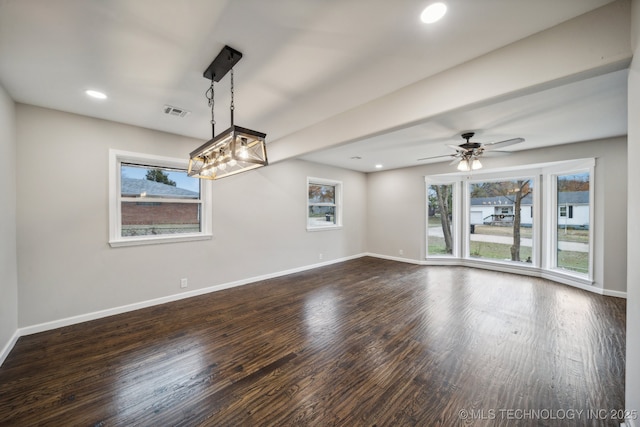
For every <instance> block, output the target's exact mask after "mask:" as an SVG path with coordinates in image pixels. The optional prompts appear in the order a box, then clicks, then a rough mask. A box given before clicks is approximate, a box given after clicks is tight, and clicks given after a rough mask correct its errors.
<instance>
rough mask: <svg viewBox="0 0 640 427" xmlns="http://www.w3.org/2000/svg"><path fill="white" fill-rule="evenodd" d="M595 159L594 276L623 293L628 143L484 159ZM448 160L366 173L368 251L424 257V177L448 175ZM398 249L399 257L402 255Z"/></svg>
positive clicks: (490, 164)
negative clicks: (367, 174)
mask: <svg viewBox="0 0 640 427" xmlns="http://www.w3.org/2000/svg"><path fill="white" fill-rule="evenodd" d="M587 157H596V158H597V159H596V171H595V175H596V176H595V181H594V184H593V185H594V195H595V205H596V210H595V221H594V223H593V226H594V227H595V228H594V234H595V235H594V240H595V247H596V249H595V251H594V280H595V282H596V286H598V287H601V288H604V289H606V290H610V291H617V292H625V291H626V282H627V280H626V270H627V248H626V230H627V227H626V222H627V210H626V206H627V185H626V182H627V167H626V163H627V144H626V138H613V139H607V140H600V141H589V142H583V143H577V144H567V145H562V146H558V147H547V148H544V149H539V150H529V151H521V152H516V153H514V154H512V155H510V156H505V157H494V158H486V159H484V160H483V164H485V168H484V169H483V171H486V170H488V169H491V168H504V167H513V166H519V165H522V166H526V165H530V164H536V163H546V162H554V161H560V160H571V159H579V158H587ZM452 172H455V170H453V169H452V166H450V165H449V164H448V163H447V162H445V163H439V164H431V165H424V166H418V167H413V168H406V169H397V170H391V171H383V172H376V173H373V174H370V175H369V176H368V180H367V181H368V186H367V191H368V197H367V210H368V213H369V215H368V229H367V230H368V231H367V236H368V241H367V248H368V251H369V252H370V253H374V254H380V255H384V256H388V257H401V258H408V259H410V260H415V261H422V260H424V258H425V256H426V247H425V238H424V236H425V233H426V231H425V211H426V196H425V183H424V176H426V175H436V174H444V173H452ZM400 250H402V251H403V255H400Z"/></svg>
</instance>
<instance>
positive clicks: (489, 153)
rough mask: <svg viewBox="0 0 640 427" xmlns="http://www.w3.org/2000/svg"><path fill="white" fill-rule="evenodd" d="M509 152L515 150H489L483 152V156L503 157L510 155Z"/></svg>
mask: <svg viewBox="0 0 640 427" xmlns="http://www.w3.org/2000/svg"><path fill="white" fill-rule="evenodd" d="M509 154H513V152H512V151H500V150H487V152H486V153H484V154H483V157H502V156H508V155H509Z"/></svg>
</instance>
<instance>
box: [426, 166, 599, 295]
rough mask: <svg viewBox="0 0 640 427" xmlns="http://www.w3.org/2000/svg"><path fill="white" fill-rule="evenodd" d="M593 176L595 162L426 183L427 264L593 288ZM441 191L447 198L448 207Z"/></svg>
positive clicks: (434, 179) (452, 176)
mask: <svg viewBox="0 0 640 427" xmlns="http://www.w3.org/2000/svg"><path fill="white" fill-rule="evenodd" d="M594 176H595V159H593V158H586V159H576V160H568V161H558V162H552V163H545V164H537V165H531V166H529V167H526V168H525V167H518V168H506V169H503V170H494V171H486V172H482V173H480V172H474V173H473V175H472V174H470V173H464V174H463V173H448V174H442V175H433V176H426V177H425V182H426V196H427V217H426V221H427V232H426V258H427V263H433V264H438V263H451V262H454V263H460V264H462V265H472V266H477V265H483V266H489V265H490V267H489V268H493V269H496V270H504V271H522V272H523V273H525V274H531V272H536V271H537V272H539V273H540V274H541V276H542V277H551V278H557V279H559V280H560V281H562V282H563V283H570V284H575V285H577V286H584V285H592V284H593V260H594V246H593V241H594V239H593V230H594V226H593V224H594V212H595V206H594V195H593V180H594ZM437 190H438V191H441V192H442V194H443V195H446V196H445V197H446V202H445V203H444V204H443V205H442V206H444V207H442V208H441V207H440V205H441V204H442V203H443V201H440V200H439V197H438V194H437ZM442 197H443V196H442V195H441V196H440V199H442ZM447 205H448V208H447ZM447 209H448V210H449V212H448V215H447V214H445V217H444V218H443V216H442V215H443V212H446V211H447ZM458 213H459V214H458ZM443 219H444V224H443ZM447 220H448V221H447ZM443 227H444V228H443ZM448 229H450V231H449V232H448V231H447V230H448ZM447 234H449V235H450V239H451V241H450V242H447V241H446V237H445V236H446V235H447ZM444 257H448V259H447V260H444V261H443V258H444Z"/></svg>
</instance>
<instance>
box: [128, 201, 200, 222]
mask: <svg viewBox="0 0 640 427" xmlns="http://www.w3.org/2000/svg"><path fill="white" fill-rule="evenodd" d="M198 207H199V205H198V204H195V203H154V202H125V203H122V210H121V214H122V225H123V226H125V225H147V224H198V223H199V212H198Z"/></svg>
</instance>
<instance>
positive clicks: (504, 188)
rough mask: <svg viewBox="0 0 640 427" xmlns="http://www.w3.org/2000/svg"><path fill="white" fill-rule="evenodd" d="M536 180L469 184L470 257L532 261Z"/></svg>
mask: <svg viewBox="0 0 640 427" xmlns="http://www.w3.org/2000/svg"><path fill="white" fill-rule="evenodd" d="M533 183H534V179H533V178H516V179H510V180H504V181H482V182H472V183H470V184H469V212H470V214H469V222H470V227H469V228H470V230H469V231H470V234H469V256H470V257H471V258H484V259H487V260H496V261H511V262H527V263H532V259H533V215H531V214H532V213H533V201H534V198H533Z"/></svg>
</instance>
